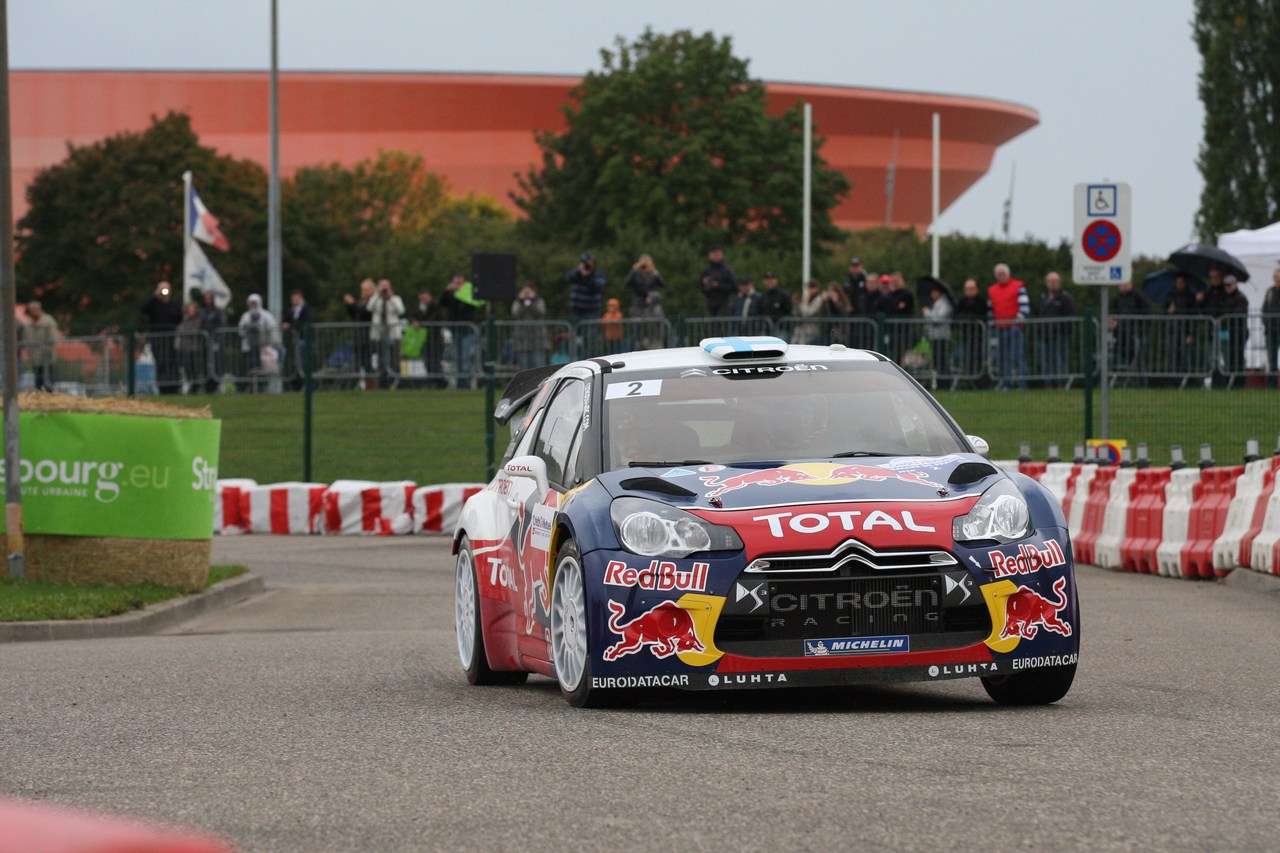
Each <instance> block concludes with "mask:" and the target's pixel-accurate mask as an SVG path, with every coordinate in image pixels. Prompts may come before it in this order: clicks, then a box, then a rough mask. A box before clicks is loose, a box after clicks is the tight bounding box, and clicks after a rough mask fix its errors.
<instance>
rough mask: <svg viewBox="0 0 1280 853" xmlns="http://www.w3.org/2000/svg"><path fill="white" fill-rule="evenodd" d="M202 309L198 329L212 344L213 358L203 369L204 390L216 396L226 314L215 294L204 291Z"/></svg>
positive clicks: (220, 384)
mask: <svg viewBox="0 0 1280 853" xmlns="http://www.w3.org/2000/svg"><path fill="white" fill-rule="evenodd" d="M202 296H203V299H204V307H203V308H201V309H200V328H201V330H202V331H203V332H204V333H205V334H206V335H207V336H208V339H209V340H210V341H211V342H212V346H211V348H210V349H211V351H212V353H213V358H212V360H211V361H210V362H209V364H207V365H206V366H205V367H206V369H207V371H208V378H207V379H206V380H205V384H204V390H205V393H208V394H216V393H217V392H218V389H219V388H220V387H222V339H221V338H222V330H223V329H224V328H226V325H227V312H226V311H223V310H222V309H221V308H220V307H218V301H217V294H215V293H214V292H213V291H212V290H206V291H205V292H204V294H203V295H202Z"/></svg>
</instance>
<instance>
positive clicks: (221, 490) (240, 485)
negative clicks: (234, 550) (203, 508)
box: [213, 478, 258, 535]
mask: <svg viewBox="0 0 1280 853" xmlns="http://www.w3.org/2000/svg"><path fill="white" fill-rule="evenodd" d="M257 485H258V482H257V481H256V480H246V479H243V478H242V479H228V480H219V481H218V482H217V484H216V489H215V493H214V502H213V532H214V533H221V534H224V535H226V534H236V533H244V532H245V531H246V530H248V529H249V519H247V518H245V517H243V516H242V515H241V514H240V507H241V506H242V504H243V495H244V493H245V491H246V490H247V489H251V488H254V487H255V486H257Z"/></svg>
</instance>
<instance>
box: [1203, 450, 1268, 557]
mask: <svg viewBox="0 0 1280 853" xmlns="http://www.w3.org/2000/svg"><path fill="white" fill-rule="evenodd" d="M1275 463H1280V457H1276V458H1275V459H1257V460H1255V461H1253V462H1250V463H1248V464H1246V465H1245V466H1244V473H1243V474H1241V475H1240V477H1239V478H1238V479H1237V480H1236V493H1235V497H1233V498H1232V499H1231V503H1230V504H1229V505H1228V506H1227V520H1226V524H1225V525H1224V526H1223V528H1222V535H1221V536H1219V537H1218V538H1217V540H1215V541H1214V543H1213V567H1214V568H1215V569H1234V568H1235V567H1237V566H1248V565H1249V562H1248V560H1245V559H1241V557H1242V555H1241V553H1240V542H1241V540H1242V539H1244V537H1245V535H1246V534H1248V532H1249V529H1250V527H1251V526H1252V524H1253V517H1254V514H1255V510H1256V509H1257V504H1258V502H1259V498H1260V497H1261V496H1262V490H1263V489H1264V488H1265V487H1266V484H1267V479H1268V477H1267V475H1268V474H1271V471H1272V465H1273V464H1275ZM1273 482H1274V480H1273Z"/></svg>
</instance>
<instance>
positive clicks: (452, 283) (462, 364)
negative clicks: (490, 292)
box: [440, 275, 484, 388]
mask: <svg viewBox="0 0 1280 853" xmlns="http://www.w3.org/2000/svg"><path fill="white" fill-rule="evenodd" d="M483 305H484V300H483V299H479V298H477V297H476V295H475V290H474V288H473V287H472V285H471V282H469V281H467V280H466V279H465V278H463V277H462V276H461V275H455V276H454V277H453V278H452V279H450V280H449V283H448V284H446V285H445V286H444V293H442V294H440V311H441V313H442V314H443V315H444V318H445V319H446V320H448V321H449V322H450V323H451V324H452V325H451V326H450V327H449V335H450V338H451V340H450V352H451V356H452V361H453V368H452V369H453V373H454V377H453V385H454V387H455V388H470V387H471V377H472V376H473V375H474V374H475V369H476V329H475V321H476V319H477V315H478V313H479V309H480V308H481V307H482V306H483Z"/></svg>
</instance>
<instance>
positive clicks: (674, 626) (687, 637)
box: [604, 601, 707, 661]
mask: <svg viewBox="0 0 1280 853" xmlns="http://www.w3.org/2000/svg"><path fill="white" fill-rule="evenodd" d="M609 612H610V613H612V614H613V615H612V616H610V617H609V630H610V631H612V632H613V633H615V634H617V635H618V636H619V637H621V638H622V639H621V640H619V641H618V642H616V643H614V644H613V645H612V646H610V647H609V648H607V649H605V650H604V659H605V660H607V661H615V660H617V659H618V658H620V657H625V656H626V655H632V654H635V653H636V652H639V651H641V650H643V649H644V647H645V646H649V647H650V649H649V651H651V652H653V656H654V657H657V658H668V657H671V656H672V655H674V654H677V653H679V652H705V651H706V650H707V647H706V646H704V645H703V644H702V641H701V640H699V639H698V631H697V629H696V628H695V627H694V624H693V617H692V616H690V615H689V612H688V611H687V610H683V609H682V608H680V607H679V606H678V605H677V604H676V603H675V602H674V601H664V602H662V603H661V604H658V605H657V606H655V607H653V608H650V609H649V610H646V611H645V612H644V613H641V614H640V615H639V616H637V617H636V618H635V619H632V620H631V621H630V622H627V623H623V622H622V616H623V614H625V613H626V612H627V609H626V607H624V606H623V605H621V604H619V603H618V602H616V601H610V602H609Z"/></svg>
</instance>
